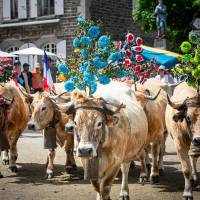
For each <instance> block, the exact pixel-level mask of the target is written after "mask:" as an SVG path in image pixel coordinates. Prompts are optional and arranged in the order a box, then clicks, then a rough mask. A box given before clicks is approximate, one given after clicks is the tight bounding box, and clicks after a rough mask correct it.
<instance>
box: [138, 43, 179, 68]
mask: <svg viewBox="0 0 200 200" xmlns="http://www.w3.org/2000/svg"><path fill="white" fill-rule="evenodd" d="M142 48H143V51H142V55H143V57H144V59H145V60H152V59H155V60H156V63H157V64H158V65H164V66H165V67H166V68H169V69H170V68H172V67H173V66H175V65H176V64H177V63H178V62H179V58H180V57H181V55H180V54H177V53H174V52H171V51H166V50H161V49H157V48H152V47H148V46H145V45H142Z"/></svg>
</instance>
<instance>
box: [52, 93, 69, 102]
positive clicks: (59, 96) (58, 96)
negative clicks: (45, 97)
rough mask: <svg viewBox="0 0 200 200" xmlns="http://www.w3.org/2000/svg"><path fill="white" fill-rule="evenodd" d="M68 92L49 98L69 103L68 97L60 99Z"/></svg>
mask: <svg viewBox="0 0 200 200" xmlns="http://www.w3.org/2000/svg"><path fill="white" fill-rule="evenodd" d="M67 93H68V92H63V93H61V94H58V95H56V96H53V95H50V96H49V97H50V98H51V99H53V100H56V99H58V98H60V99H62V100H65V101H66V102H69V101H70V100H71V97H70V96H67V97H66V98H64V97H62V96H63V95H64V94H67Z"/></svg>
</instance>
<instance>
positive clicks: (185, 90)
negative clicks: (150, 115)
mask: <svg viewBox="0 0 200 200" xmlns="http://www.w3.org/2000/svg"><path fill="white" fill-rule="evenodd" d="M168 102H169V104H168V105H167V108H166V114H165V118H166V126H167V130H168V132H169V133H170V135H171V136H172V138H173V141H174V144H175V147H176V151H177V154H178V157H179V159H180V162H181V166H182V172H183V175H184V179H185V187H184V193H183V198H184V199H185V200H192V199H193V194H192V187H193V186H196V185H197V170H196V162H197V158H198V157H199V156H200V95H199V94H198V93H197V91H196V90H195V89H194V88H192V87H190V86H188V85H187V83H185V82H183V83H181V84H180V85H178V86H177V87H176V88H175V90H174V94H173V96H172V97H171V99H170V98H169V97H168Z"/></svg>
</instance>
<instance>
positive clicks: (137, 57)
mask: <svg viewBox="0 0 200 200" xmlns="http://www.w3.org/2000/svg"><path fill="white" fill-rule="evenodd" d="M136 61H137V62H142V61H144V59H143V57H142V56H141V55H136Z"/></svg>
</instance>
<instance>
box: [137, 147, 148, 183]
mask: <svg viewBox="0 0 200 200" xmlns="http://www.w3.org/2000/svg"><path fill="white" fill-rule="evenodd" d="M145 158H146V151H145V150H143V151H142V153H141V155H140V163H141V171H140V179H139V182H140V183H142V184H144V183H145V182H147V166H146V162H145Z"/></svg>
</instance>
